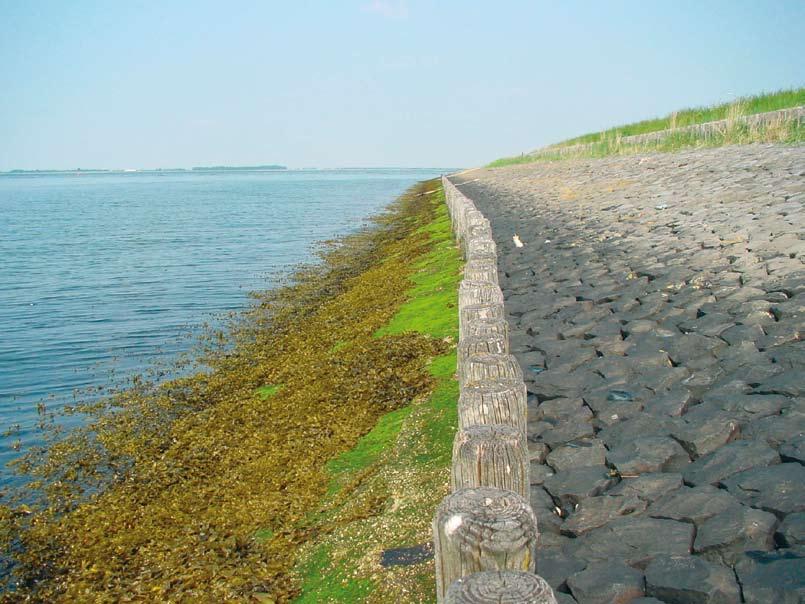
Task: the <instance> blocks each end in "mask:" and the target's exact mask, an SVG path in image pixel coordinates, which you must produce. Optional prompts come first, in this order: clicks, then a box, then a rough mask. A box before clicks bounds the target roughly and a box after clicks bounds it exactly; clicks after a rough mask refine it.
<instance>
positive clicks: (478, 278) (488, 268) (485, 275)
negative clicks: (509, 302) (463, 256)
mask: <svg viewBox="0 0 805 604" xmlns="http://www.w3.org/2000/svg"><path fill="white" fill-rule="evenodd" d="M464 279H466V280H467V281H475V282H486V283H494V284H495V285H497V284H498V264H497V262H496V261H494V260H469V261H468V262H467V263H466V264H465V265H464Z"/></svg>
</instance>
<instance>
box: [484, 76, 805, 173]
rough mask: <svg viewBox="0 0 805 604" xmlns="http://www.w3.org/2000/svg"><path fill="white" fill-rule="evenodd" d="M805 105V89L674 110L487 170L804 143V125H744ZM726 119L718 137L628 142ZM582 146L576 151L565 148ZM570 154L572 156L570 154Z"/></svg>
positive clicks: (677, 136)
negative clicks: (757, 116)
mask: <svg viewBox="0 0 805 604" xmlns="http://www.w3.org/2000/svg"><path fill="white" fill-rule="evenodd" d="M803 105H805V88H797V89H792V90H781V91H779V92H773V93H767V94H758V95H754V96H749V97H744V98H739V99H736V100H735V101H733V102H731V103H722V104H719V105H713V106H711V107H695V108H691V109H682V110H679V111H675V112H673V113H671V114H669V115H667V116H664V117H661V118H654V119H649V120H643V121H639V122H634V123H631V124H625V125H623V126H617V127H615V128H609V129H607V130H602V131H600V132H593V133H590V134H585V135H583V136H578V137H575V138H571V139H568V140H565V141H562V142H560V143H556V144H554V145H550V146H548V147H545V148H544V149H538V150H536V151H532V152H531V153H523V154H521V155H515V156H512V157H503V158H500V159H497V160H495V161H493V162H491V163H490V164H489V165H488V167H491V168H496V167H502V166H509V165H514V164H523V163H530V162H534V161H556V160H562V159H578V158H588V157H608V156H612V155H627V154H633V153H647V152H671V151H678V150H681V149H690V148H696V147H720V146H724V145H732V144H746V143H779V142H782V143H800V142H803V141H805V128H803V127H802V124H801V123H800V122H799V121H794V120H788V121H785V120H781V121H780V122H779V123H773V124H769V125H762V126H750V125H746V124H743V123H741V121H740V118H741V117H743V116H749V115H755V114H758V113H765V112H770V111H776V110H779V109H788V108H792V107H801V106H803ZM719 120H726V121H727V124H726V127H725V128H723V129H722V130H720V131H719V132H716V133H713V134H710V135H706V136H705V135H703V134H701V133H698V132H685V131H679V132H673V133H672V134H671V135H670V136H668V137H665V138H663V139H662V140H658V141H650V142H629V141H627V140H624V138H625V137H629V136H635V135H641V134H650V133H653V132H659V131H663V130H671V131H675V130H678V129H681V128H685V127H687V126H693V125H697V124H704V123H707V122H714V121H719ZM574 145H583V147H579V148H578V149H575V150H569V149H566V148H568V147H573V146H574ZM568 151H570V152H568Z"/></svg>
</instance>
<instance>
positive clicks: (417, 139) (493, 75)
mask: <svg viewBox="0 0 805 604" xmlns="http://www.w3.org/2000/svg"><path fill="white" fill-rule="evenodd" d="M804 29H805V2H804V1H802V0H793V1H775V0H762V1H744V0H729V1H703V0H697V1H688V0H673V1H668V2H663V1H660V0H653V1H648V2H647V1H645V0H642V1H639V2H618V1H610V2H599V1H592V0H591V1H585V2H576V1H570V0H566V1H562V2H556V1H551V2H542V1H523V2H517V1H505V0H499V1H497V2H473V1H471V0H457V1H448V0H444V1H439V2H437V1H435V0H354V1H351V0H329V1H324V0H322V1H320V2H306V1H301V0H295V1H293V2H275V1H262V2H258V1H254V2H240V1H237V0H233V1H230V2H220V1H216V2H206V1H204V0H194V1H192V2H189V1H188V2H182V1H179V0H173V1H168V2H165V1H154V2H149V1H140V2H138V1H131V2H125V3H124V2H106V1H98V2H91V1H82V0H71V1H70V2H64V1H63V0H55V1H48V0H34V1H31V2H28V1H26V0H0V171H4V170H10V169H37V168H39V169H43V168H60V169H74V168H79V167H82V168H85V169H86V168H157V167H163V168H169V167H190V166H199V165H221V164H225V165H255V164H269V163H280V164H284V165H287V166H289V167H293V168H303V167H346V166H403V167H470V166H477V165H481V164H484V163H486V162H488V161H491V160H493V159H495V158H498V157H501V156H506V155H514V154H518V153H520V152H523V151H528V150H531V149H534V148H537V147H540V146H543V145H546V144H550V143H553V142H557V141H560V140H563V139H566V138H569V137H572V136H575V135H579V134H583V133H586V132H590V131H597V130H600V129H603V128H607V127H611V126H615V125H618V124H623V123H628V122H632V121H636V120H640V119H645V118H650V117H655V116H658V115H664V114H667V113H669V112H671V111H673V110H676V109H680V108H683V107H689V106H698V105H703V104H712V103H716V102H720V101H729V100H731V99H734V98H735V97H736V96H740V95H746V94H752V93H758V92H763V91H772V90H778V89H781V88H791V87H797V86H803V85H805V35H803V34H802V32H803V30H804Z"/></svg>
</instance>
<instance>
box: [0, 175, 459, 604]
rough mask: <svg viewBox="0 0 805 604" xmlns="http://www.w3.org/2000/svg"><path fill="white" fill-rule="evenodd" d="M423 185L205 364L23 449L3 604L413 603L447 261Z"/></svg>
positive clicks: (445, 309)
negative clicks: (409, 560) (37, 502)
mask: <svg viewBox="0 0 805 604" xmlns="http://www.w3.org/2000/svg"><path fill="white" fill-rule="evenodd" d="M442 195H443V194H442V192H441V188H440V186H439V185H438V183H437V182H435V181H431V182H429V183H423V184H421V185H419V186H417V187H414V188H413V189H412V190H411V191H409V192H408V193H407V194H406V195H404V196H403V197H402V198H401V199H400V201H399V202H398V203H397V204H396V205H395V206H394V207H393V208H392V209H391V211H390V212H389V213H388V214H387V215H384V216H383V217H381V218H380V219H378V221H377V224H376V226H375V227H374V228H372V229H370V230H369V231H366V232H363V233H360V234H357V235H354V236H352V237H349V238H347V239H346V240H344V241H343V242H342V244H341V245H339V246H337V247H336V248H335V249H333V250H332V251H330V252H329V253H327V254H326V255H325V256H324V259H323V263H322V264H321V265H319V266H317V267H312V268H308V269H305V270H302V271H300V273H299V274H298V275H296V278H295V281H294V282H293V283H292V284H291V285H289V286H287V287H285V288H282V289H279V290H275V291H270V292H267V293H265V294H263V295H261V296H260V297H259V298H258V299H257V300H256V302H255V305H254V306H253V308H251V309H250V310H249V311H248V312H246V313H244V314H243V315H241V316H240V317H238V318H237V320H235V321H234V322H233V324H232V326H231V328H230V329H228V330H227V331H226V332H219V333H215V334H211V337H210V340H209V342H208V346H207V347H206V350H205V352H204V356H203V361H204V362H205V363H206V365H207V366H208V367H209V370H207V371H203V372H201V371H200V372H198V373H196V374H194V375H192V376H189V377H185V378H181V379H177V380H173V381H171V382H169V383H165V384H146V383H135V385H134V387H133V388H131V389H130V390H128V391H126V392H124V393H122V394H120V395H119V396H118V397H116V398H115V399H113V400H107V401H104V402H103V403H102V404H97V405H94V406H92V407H86V408H83V409H81V410H82V411H84V412H87V413H89V414H90V417H91V418H92V421H91V422H89V424H88V425H87V426H86V428H84V429H81V430H79V431H77V432H75V433H73V434H71V435H69V436H68V437H66V438H64V439H61V440H60V441H58V442H57V443H55V444H53V445H52V446H51V447H49V448H48V450H47V452H46V453H45V454H42V455H31V456H29V457H28V458H27V459H26V460H25V463H24V464H23V465H22V467H21V470H23V471H26V472H29V473H31V474H33V475H34V476H36V477H37V479H38V481H39V482H38V484H37V485H35V486H38V487H39V488H40V489H41V491H42V492H44V493H46V494H47V496H48V499H47V502H46V504H44V505H42V506H40V507H33V508H29V507H27V506H22V505H17V504H14V503H12V502H8V503H7V504H6V505H5V506H2V507H0V542H2V546H3V547H4V549H6V550H8V551H11V552H13V560H14V563H15V566H14V567H13V570H12V572H11V574H10V575H8V576H7V578H6V580H5V583H6V584H5V587H6V588H7V591H6V593H5V595H4V596H3V598H2V599H3V601H7V602H18V601H19V602H22V601H33V602H37V601H38V602H79V601H82V602H84V601H120V602H125V601H158V602H162V601H193V602H250V601H263V602H287V601H292V600H294V599H298V600H299V601H302V602H325V601H336V602H338V601H340V602H354V601H356V600H368V601H379V602H384V601H388V602H398V601H408V602H419V601H430V600H431V599H432V594H433V592H434V587H433V579H432V577H433V569H432V563H427V562H425V563H419V564H416V565H413V566H403V567H395V568H389V569H386V568H382V567H381V566H380V563H379V561H380V554H381V552H382V551H383V550H385V549H388V548H394V547H400V546H409V545H416V544H421V543H424V542H426V541H428V538H429V523H430V516H431V514H432V510H433V509H434V507H435V506H436V504H437V502H438V501H439V500H440V499H441V497H442V496H443V495H444V494H445V493H446V491H447V482H448V470H447V468H448V464H449V459H450V445H451V442H452V437H453V431H454V427H455V425H456V419H455V407H456V405H455V403H456V398H457V387H456V384H455V382H454V381H453V371H454V366H455V363H454V361H455V358H454V354H455V353H454V349H455V339H456V331H457V309H456V307H455V302H454V300H455V294H456V287H457V283H458V280H459V279H460V274H459V273H460V261H459V254H458V251H457V250H456V248H455V246H454V245H453V244H452V240H451V237H450V230H449V221H448V218H447V216H446V212H445V208H444V204H443V196H442Z"/></svg>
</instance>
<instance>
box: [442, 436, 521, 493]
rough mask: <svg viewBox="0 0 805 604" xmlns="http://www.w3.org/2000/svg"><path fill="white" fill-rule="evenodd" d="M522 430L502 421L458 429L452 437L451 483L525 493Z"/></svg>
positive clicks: (456, 489) (453, 485) (454, 486)
mask: <svg viewBox="0 0 805 604" xmlns="http://www.w3.org/2000/svg"><path fill="white" fill-rule="evenodd" d="M528 469H529V461H528V450H527V449H526V443H525V433H523V432H522V431H521V430H519V429H518V428H514V427H513V426H504V425H502V424H497V425H491V426H471V427H468V428H464V429H463V430H459V431H458V432H457V433H456V437H455V440H454V441H453V468H452V473H451V486H452V488H453V490H454V491H458V490H459V489H463V488H472V487H495V488H496V489H507V490H509V491H514V492H515V493H517V494H518V495H521V496H522V497H524V498H526V497H528V493H529V490H530V488H531V484H530V482H529V479H528V478H529V477H528Z"/></svg>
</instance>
